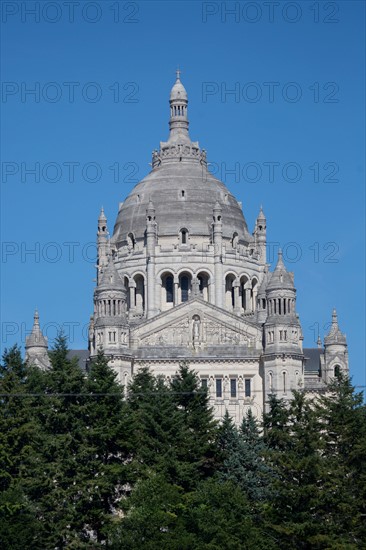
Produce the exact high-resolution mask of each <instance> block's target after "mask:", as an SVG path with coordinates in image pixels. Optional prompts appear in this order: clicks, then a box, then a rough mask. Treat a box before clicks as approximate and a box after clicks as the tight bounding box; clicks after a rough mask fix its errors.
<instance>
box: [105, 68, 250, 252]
mask: <svg viewBox="0 0 366 550" xmlns="http://www.w3.org/2000/svg"><path fill="white" fill-rule="evenodd" d="M187 104H188V98H187V93H186V90H185V88H184V86H183V84H182V83H181V81H180V74H179V71H177V78H176V82H175V84H174V86H173V88H172V90H171V93H170V120H169V128H170V134H169V139H168V141H167V142H161V143H160V151H157V150H155V151H154V152H153V158H152V168H153V169H152V171H151V172H150V173H149V174H148V175H147V176H146V177H145V178H144V179H143V180H142V181H141V182H140V183H138V184H137V185H136V186H135V187H134V189H133V190H132V191H131V193H130V194H129V195H128V197H127V198H126V200H125V202H124V203H123V205H122V206H121V208H120V210H119V213H118V217H117V221H116V224H115V227H114V233H113V238H112V242H113V243H114V244H116V245H117V247H118V246H119V245H121V244H122V243H124V242H126V240H128V239H127V237H128V235H129V234H132V235H133V239H135V240H136V239H143V238H144V235H145V230H146V209H147V207H148V204H149V201H150V200H151V201H152V203H153V204H154V207H155V210H156V223H157V229H158V236H159V238H161V237H164V236H166V237H170V236H178V234H179V231H180V230H181V229H183V228H184V229H186V230H188V232H189V234H190V235H192V236H194V235H196V236H200V237H203V238H207V239H208V240H211V236H212V227H211V226H212V222H213V208H214V206H215V203H216V202H217V201H218V202H219V204H220V206H221V208H222V228H223V237H224V238H226V239H232V238H233V236H235V237H236V236H237V237H238V240H239V241H241V242H243V243H249V242H251V241H252V240H253V238H252V236H251V235H250V234H249V232H248V228H247V224H246V222H245V219H244V216H243V213H242V210H241V207H240V206H239V203H238V201H237V200H236V199H235V197H234V196H233V195H232V194H231V193H230V192H229V190H228V189H227V187H226V186H225V185H224V184H223V183H222V182H221V181H219V180H218V179H216V178H215V177H214V176H213V175H212V174H211V173H210V172H209V171H208V169H207V162H206V152H205V151H204V150H201V149H200V148H199V145H198V143H197V142H192V141H191V139H190V137H189V133H188V126H189V122H188V115H187ZM235 234H236V235H235Z"/></svg>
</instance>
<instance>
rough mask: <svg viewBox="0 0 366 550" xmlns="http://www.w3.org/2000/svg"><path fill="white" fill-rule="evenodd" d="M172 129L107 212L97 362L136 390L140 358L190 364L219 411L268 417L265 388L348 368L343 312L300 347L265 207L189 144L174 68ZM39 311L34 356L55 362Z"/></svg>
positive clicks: (81, 354) (292, 293)
mask: <svg viewBox="0 0 366 550" xmlns="http://www.w3.org/2000/svg"><path fill="white" fill-rule="evenodd" d="M169 103H170V119H169V130H170V132H169V137H168V140H167V141H164V142H160V147H159V149H157V150H155V151H153V154H152V165H151V166H152V169H151V171H150V173H149V174H148V175H147V176H146V177H145V178H144V179H143V180H142V181H140V182H139V183H138V184H137V185H136V186H135V187H134V189H133V190H132V191H131V193H130V194H129V195H128V196H127V198H126V199H125V201H124V202H121V203H120V204H119V211H118V215H117V219H116V222H115V225H114V230H113V235H110V233H109V231H108V225H107V218H106V216H105V213H104V211H103V209H102V210H101V212H100V215H99V218H98V231H97V249H98V261H97V283H96V288H95V291H94V307H93V314H92V316H91V317H90V325H89V350H88V351H86V350H74V351H73V352H71V354H74V355H77V356H78V358H79V360H80V361H79V362H80V363H81V362H82V361H83V359H85V360H86V368H87V365H88V362H89V361H90V360H92V359H93V357H95V356H96V354H97V351H98V349H99V348H103V350H104V353H105V354H106V356H107V357H108V359H109V364H110V366H111V367H113V369H115V371H116V372H117V373H118V378H119V380H120V382H121V383H122V384H123V385H125V386H126V387H127V385H128V383H129V382H130V380H131V378H132V377H133V376H134V373H136V372H137V371H138V370H139V369H141V368H142V367H149V368H150V370H151V372H152V373H153V374H156V375H161V376H163V377H164V378H165V379H166V381H167V382H169V381H170V380H172V379H173V378H174V376H175V375H176V372H177V370H178V367H179V365H180V364H181V363H182V362H185V363H186V364H188V365H189V367H190V368H191V369H193V370H194V371H196V373H197V375H198V376H199V378H200V380H201V384H202V386H203V387H205V388H207V390H208V393H209V396H210V400H211V404H212V407H213V409H214V412H215V415H216V417H217V418H220V417H222V416H223V414H224V413H225V410H228V412H229V413H230V414H231V416H232V417H233V418H235V420H236V422H240V421H241V419H242V417H243V415H244V414H245V413H246V411H247V410H248V408H250V409H251V410H252V411H253V413H254V414H255V415H256V416H257V417H258V418H259V417H260V416H261V415H262V413H263V411H264V410H265V409H266V403H267V400H268V395H269V394H271V393H274V394H276V395H277V396H278V397H279V398H282V399H284V400H289V399H291V395H292V390H302V391H306V392H308V393H309V394H310V395H314V394H316V393H317V392H319V391H321V390H323V389H324V388H325V387H326V385H327V383H328V382H329V381H330V380H331V379H332V377H334V376H335V375H336V374H337V372H348V355H347V342H346V338H345V335H344V334H343V333H342V332H341V331H340V329H339V326H338V320H337V313H336V311H335V310H333V314H332V324H331V328H330V331H329V333H328V335H327V336H326V337H325V338H324V343H323V342H321V340H320V339H319V340H318V343H317V347H316V348H303V335H302V329H301V323H300V320H299V316H298V313H297V310H296V289H295V283H294V275H293V273H291V272H289V271H288V270H287V268H286V266H285V264H284V261H283V258H282V253H281V251H279V253H278V259H277V262H276V265H274V266H273V267H272V269H270V268H271V266H270V265H269V264H268V263H267V258H266V246H267V243H266V241H267V226H266V217H265V215H264V212H263V210H262V208H261V209H260V211H259V214H258V217H257V219H256V222H255V227H254V230H253V232H250V231H249V229H248V226H247V223H246V221H245V218H244V215H243V212H242V208H241V204H240V203H239V202H238V201H237V200H236V198H235V197H234V196H233V195H232V194H231V193H230V191H229V189H227V187H226V186H225V185H224V184H223V183H222V182H221V181H219V180H218V179H216V178H215V177H214V176H213V175H212V174H211V173H210V171H209V170H208V166H207V159H206V151H205V150H204V149H201V148H200V146H199V144H198V142H196V141H191V139H190V135H189V131H188V130H189V122H188V110H187V107H188V97H187V92H186V90H185V88H184V86H183V84H182V82H181V80H180V74H179V71H177V77H176V82H175V84H174V86H173V88H172V90H171V92H170V101H169ZM47 349H48V347H47V340H46V338H45V337H44V336H43V334H42V332H41V329H40V325H39V318H38V313H37V312H36V314H35V319H34V326H33V330H32V333H31V334H30V336H29V337H28V338H27V341H26V358H27V360H28V361H29V362H32V363H34V364H36V365H38V366H39V367H40V368H48V366H49V359H48V354H47Z"/></svg>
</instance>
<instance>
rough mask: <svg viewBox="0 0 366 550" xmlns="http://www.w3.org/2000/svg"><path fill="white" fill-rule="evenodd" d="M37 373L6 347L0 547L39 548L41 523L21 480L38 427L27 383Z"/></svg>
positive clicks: (1, 390) (1, 383)
mask: <svg viewBox="0 0 366 550" xmlns="http://www.w3.org/2000/svg"><path fill="white" fill-rule="evenodd" d="M32 375H36V372H35V371H34V370H33V369H31V368H30V367H28V366H27V365H25V364H24V362H23V361H22V358H21V353H20V349H19V347H18V346H13V347H12V348H11V349H10V350H9V351H8V350H5V352H4V355H3V362H2V364H1V365H0V394H1V397H0V546H1V548H12V549H14V550H18V549H19V550H23V548H30V547H32V548H35V549H36V548H39V546H37V542H36V541H37V538H38V537H39V535H40V532H41V526H40V525H39V522H38V521H37V516H36V510H35V507H34V506H33V505H32V502H30V501H29V499H28V498H27V494H26V492H25V490H24V486H23V483H22V477H23V474H24V472H27V467H28V465H29V463H30V461H31V459H32V457H33V456H34V454H35V452H36V446H37V444H38V442H39V439H38V426H37V423H36V421H35V419H34V417H33V415H32V404H33V402H34V398H33V397H32V396H31V395H29V388H28V386H27V384H28V382H29V379H30V377H32Z"/></svg>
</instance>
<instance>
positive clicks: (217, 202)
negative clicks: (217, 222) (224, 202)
mask: <svg viewBox="0 0 366 550" xmlns="http://www.w3.org/2000/svg"><path fill="white" fill-rule="evenodd" d="M221 210H222V207H221V204H220V203H219V201H218V200H217V201H216V202H215V206H214V212H215V211H217V212H218V211H220V212H221Z"/></svg>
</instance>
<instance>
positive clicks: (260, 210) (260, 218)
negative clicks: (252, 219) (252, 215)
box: [257, 205, 266, 220]
mask: <svg viewBox="0 0 366 550" xmlns="http://www.w3.org/2000/svg"><path fill="white" fill-rule="evenodd" d="M265 219H266V216H265V215H264V212H263V208H262V205H261V207H260V209H259V214H258V217H257V220H265Z"/></svg>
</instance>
